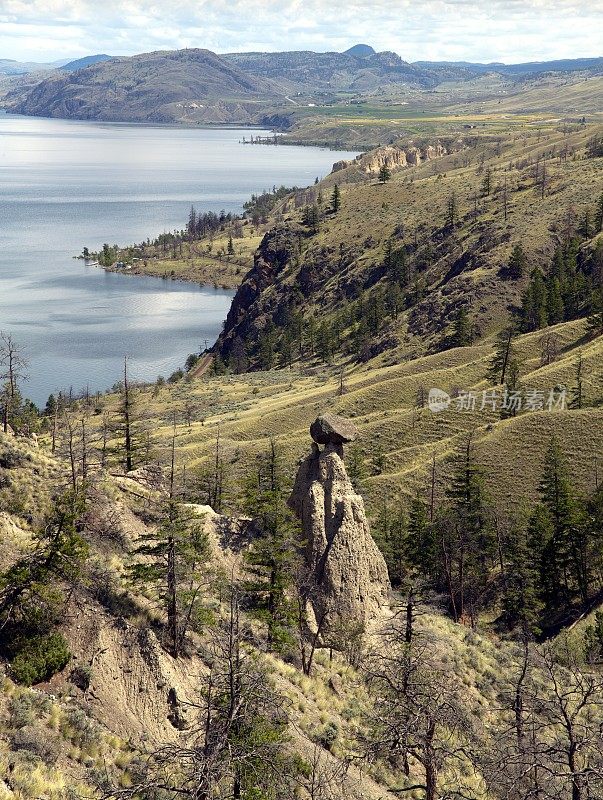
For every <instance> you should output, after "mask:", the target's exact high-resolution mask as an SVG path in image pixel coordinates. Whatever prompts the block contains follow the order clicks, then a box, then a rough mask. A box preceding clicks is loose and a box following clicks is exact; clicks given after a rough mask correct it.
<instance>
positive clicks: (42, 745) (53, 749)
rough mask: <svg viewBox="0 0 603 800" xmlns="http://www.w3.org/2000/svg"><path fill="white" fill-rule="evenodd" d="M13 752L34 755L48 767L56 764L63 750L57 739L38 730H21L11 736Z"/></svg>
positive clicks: (27, 728) (28, 728)
mask: <svg viewBox="0 0 603 800" xmlns="http://www.w3.org/2000/svg"><path fill="white" fill-rule="evenodd" d="M11 745H12V748H13V750H22V751H26V752H27V753H32V754H33V755H35V756H37V757H38V758H39V759H41V760H42V761H43V762H44V763H45V764H47V765H48V766H50V765H52V764H55V763H56V761H57V759H58V757H59V755H60V752H61V749H60V745H59V743H58V741H57V740H56V738H54V737H51V736H49V735H48V732H47V731H45V732H42V731H40V730H38V729H37V728H30V727H26V728H20V729H19V730H18V731H16V732H15V733H14V734H13V735H12V736H11Z"/></svg>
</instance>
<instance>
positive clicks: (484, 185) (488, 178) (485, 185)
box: [482, 167, 492, 197]
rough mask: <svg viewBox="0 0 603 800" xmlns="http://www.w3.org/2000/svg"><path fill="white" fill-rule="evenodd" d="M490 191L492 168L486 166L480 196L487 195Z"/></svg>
mask: <svg viewBox="0 0 603 800" xmlns="http://www.w3.org/2000/svg"><path fill="white" fill-rule="evenodd" d="M491 192H492V169H491V168H490V167H487V169H486V174H485V175H484V180H483V181H482V197H489V196H490V193H491Z"/></svg>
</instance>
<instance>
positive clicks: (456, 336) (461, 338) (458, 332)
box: [452, 307, 472, 347]
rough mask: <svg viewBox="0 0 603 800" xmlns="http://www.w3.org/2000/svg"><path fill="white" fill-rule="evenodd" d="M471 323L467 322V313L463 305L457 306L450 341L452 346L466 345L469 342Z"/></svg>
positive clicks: (470, 339) (470, 338)
mask: <svg viewBox="0 0 603 800" xmlns="http://www.w3.org/2000/svg"><path fill="white" fill-rule="evenodd" d="M471 341H472V336H471V325H470V322H469V314H468V312H467V309H466V308H464V307H461V308H459V310H458V312H457V315H456V318H455V320H454V331H453V334H452V342H453V345H454V347H466V346H467V345H469V344H471Z"/></svg>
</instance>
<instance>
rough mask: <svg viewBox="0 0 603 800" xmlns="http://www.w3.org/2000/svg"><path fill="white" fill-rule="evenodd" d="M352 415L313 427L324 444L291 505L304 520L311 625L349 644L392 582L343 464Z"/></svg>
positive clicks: (379, 608) (328, 640) (306, 463)
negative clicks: (344, 445)
mask: <svg viewBox="0 0 603 800" xmlns="http://www.w3.org/2000/svg"><path fill="white" fill-rule="evenodd" d="M353 435H355V430H353V426H352V425H351V423H349V422H348V421H347V420H341V418H337V417H335V416H334V415H328V417H327V415H325V417H323V418H319V419H318V420H316V422H314V423H313V425H312V436H313V437H315V438H318V439H319V440H320V441H326V444H325V447H324V449H323V450H322V451H321V450H320V448H319V446H318V444H316V443H314V444H313V445H312V452H311V453H310V455H309V456H308V457H307V458H306V459H304V460H303V461H302V462H301V464H300V467H299V471H298V473H297V478H296V480H295V485H294V488H293V492H292V494H291V498H290V501H289V504H290V506H291V508H292V509H293V510H294V511H295V513H296V514H297V516H298V517H299V519H300V520H301V524H302V538H303V541H304V543H305V544H304V548H305V552H304V556H305V566H306V570H305V576H306V577H305V579H304V580H303V581H302V584H303V585H302V586H301V589H302V592H303V593H304V594H305V597H306V609H307V615H308V627H309V629H310V630H311V631H313V632H314V633H316V632H318V633H319V637H318V638H319V641H320V643H321V644H322V645H324V646H328V647H333V648H336V649H344V648H345V646H346V643H349V641H350V638H351V637H353V635H354V634H356V633H359V632H360V631H362V630H364V629H365V628H366V627H367V625H368V624H369V623H370V622H371V621H373V620H375V619H376V618H378V617H380V616H381V615H382V614H383V613H384V612H385V611H386V609H387V608H388V597H389V588H390V587H389V579H388V574H387V567H386V565H385V561H384V559H383V556H382V555H381V553H380V551H379V549H378V548H377V545H376V544H375V542H374V541H373V538H372V537H371V534H370V530H369V525H368V522H367V519H366V513H365V510H364V503H363V500H362V497H360V495H359V494H357V493H356V491H355V490H354V487H353V486H352V483H351V481H350V478H349V477H348V474H347V471H346V468H345V464H344V461H343V443H342V442H343V441H349V440H350V438H352V436H353Z"/></svg>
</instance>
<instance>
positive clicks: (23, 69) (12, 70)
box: [0, 58, 63, 75]
mask: <svg viewBox="0 0 603 800" xmlns="http://www.w3.org/2000/svg"><path fill="white" fill-rule="evenodd" d="M61 63H63V62H61ZM57 66H58V65H57V64H56V63H53V64H43V63H38V62H35V61H15V60H14V59H12V58H0V75H25V74H27V73H28V72H43V71H45V70H51V69H56V67H57Z"/></svg>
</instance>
